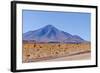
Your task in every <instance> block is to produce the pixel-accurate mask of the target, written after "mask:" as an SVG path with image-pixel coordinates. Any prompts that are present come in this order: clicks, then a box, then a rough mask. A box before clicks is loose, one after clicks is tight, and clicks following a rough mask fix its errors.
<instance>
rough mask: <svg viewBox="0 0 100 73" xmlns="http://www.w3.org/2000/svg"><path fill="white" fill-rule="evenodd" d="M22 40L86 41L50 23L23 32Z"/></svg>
mask: <svg viewBox="0 0 100 73" xmlns="http://www.w3.org/2000/svg"><path fill="white" fill-rule="evenodd" d="M23 40H24V41H35V42H53V43H55V42H63V43H83V42H86V41H85V40H84V39H82V38H81V37H80V36H78V35H71V34H70V33H67V32H64V31H61V30H59V29H57V28H56V27H54V26H52V25H47V26H45V27H43V28H40V29H37V30H34V31H28V32H26V33H24V34H23Z"/></svg>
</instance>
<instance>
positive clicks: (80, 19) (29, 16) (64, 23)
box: [23, 10, 91, 41]
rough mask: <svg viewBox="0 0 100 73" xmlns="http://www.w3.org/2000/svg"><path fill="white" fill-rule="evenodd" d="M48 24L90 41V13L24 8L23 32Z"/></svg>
mask: <svg viewBox="0 0 100 73" xmlns="http://www.w3.org/2000/svg"><path fill="white" fill-rule="evenodd" d="M48 24H49V25H53V26H55V27H56V28H58V29H59V30H63V31H65V32H68V33H70V34H72V35H79V36H80V37H82V38H83V39H85V40H88V41H90V35H91V34H90V32H91V26H90V25H91V14H90V13H77V12H50V11H34V10H33V11H32V10H23V33H25V32H28V31H34V30H36V29H39V28H42V27H44V26H46V25H48Z"/></svg>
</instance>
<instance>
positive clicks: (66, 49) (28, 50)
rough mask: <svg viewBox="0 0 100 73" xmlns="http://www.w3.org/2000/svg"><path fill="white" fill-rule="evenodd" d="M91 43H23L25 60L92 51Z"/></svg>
mask: <svg viewBox="0 0 100 73" xmlns="http://www.w3.org/2000/svg"><path fill="white" fill-rule="evenodd" d="M90 51H91V47H90V43H80V44H66V43H29V42H27V43H23V55H22V56H23V59H22V60H23V62H24V63H26V62H34V61H41V60H45V59H53V58H57V57H63V56H68V55H71V54H74V53H81V52H90Z"/></svg>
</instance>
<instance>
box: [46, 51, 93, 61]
mask: <svg viewBox="0 0 100 73" xmlns="http://www.w3.org/2000/svg"><path fill="white" fill-rule="evenodd" d="M88 59H91V53H90V52H88V53H83V54H77V55H71V56H66V57H61V58H56V59H51V60H45V62H49V61H69V60H70V61H71V60H88Z"/></svg>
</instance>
